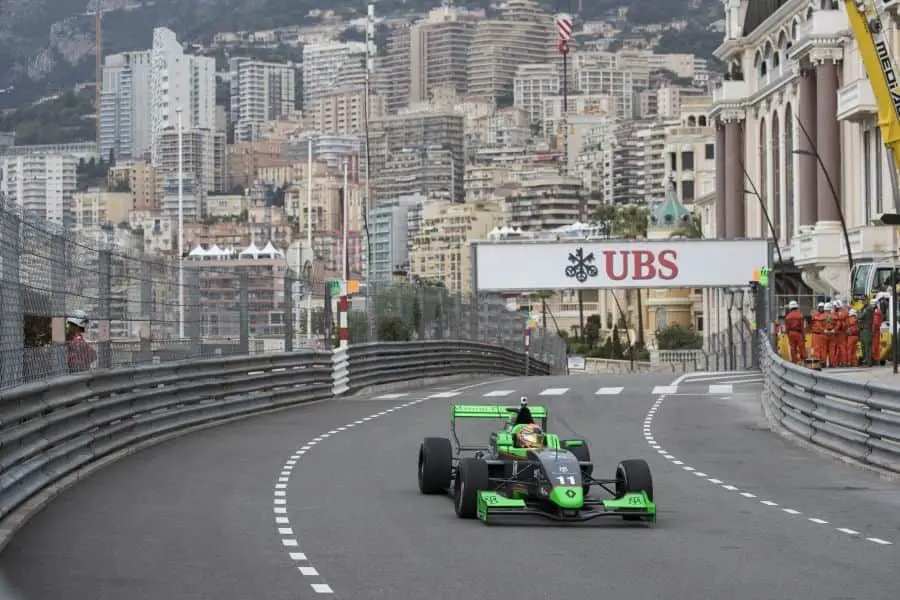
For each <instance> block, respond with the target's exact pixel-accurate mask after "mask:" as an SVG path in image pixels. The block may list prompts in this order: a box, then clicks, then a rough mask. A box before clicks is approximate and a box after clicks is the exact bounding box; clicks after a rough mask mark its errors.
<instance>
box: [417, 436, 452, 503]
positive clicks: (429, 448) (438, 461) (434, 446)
mask: <svg viewBox="0 0 900 600" xmlns="http://www.w3.org/2000/svg"><path fill="white" fill-rule="evenodd" d="M452 469H453V447H452V446H451V445H450V440H448V439H447V438H439V437H427V438H425V440H424V441H423V442H422V445H421V446H419V491H420V492H422V493H423V494H440V493H443V492H446V491H447V490H448V489H450V479H451V475H452Z"/></svg>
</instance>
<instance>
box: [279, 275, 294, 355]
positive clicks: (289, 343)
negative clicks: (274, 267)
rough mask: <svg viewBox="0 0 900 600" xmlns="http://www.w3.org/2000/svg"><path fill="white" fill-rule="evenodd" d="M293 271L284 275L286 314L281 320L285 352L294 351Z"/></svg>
mask: <svg viewBox="0 0 900 600" xmlns="http://www.w3.org/2000/svg"><path fill="white" fill-rule="evenodd" d="M290 274H291V271H286V272H285V274H284V314H283V315H282V316H281V320H282V322H283V323H284V351H285V352H292V351H293V350H294V281H293V279H291V275H290Z"/></svg>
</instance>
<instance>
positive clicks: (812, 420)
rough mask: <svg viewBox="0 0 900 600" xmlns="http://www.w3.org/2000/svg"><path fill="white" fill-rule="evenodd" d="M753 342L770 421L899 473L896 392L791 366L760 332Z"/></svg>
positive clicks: (899, 405) (898, 396) (899, 412)
mask: <svg viewBox="0 0 900 600" xmlns="http://www.w3.org/2000/svg"><path fill="white" fill-rule="evenodd" d="M757 340H758V343H759V345H760V346H761V352H760V354H761V356H762V371H763V375H764V376H765V394H764V402H765V403H766V408H767V411H768V413H769V416H770V418H771V419H772V420H774V421H775V422H777V423H778V424H779V425H780V426H781V427H784V428H785V429H787V430H788V431H790V432H791V433H793V434H794V435H796V436H798V437H800V438H802V439H803V440H805V441H807V442H810V443H812V444H814V445H817V446H820V447H822V448H826V449H828V450H830V451H832V452H835V453H837V454H839V455H842V456H845V457H849V458H852V459H854V460H856V461H859V462H861V463H865V464H869V465H873V466H876V467H880V468H883V469H888V470H890V471H894V472H898V473H900V391H898V390H897V389H896V388H891V387H888V386H885V385H881V384H878V383H874V382H861V381H853V380H849V379H845V378H842V377H841V376H839V375H832V374H829V373H827V372H823V371H814V370H811V369H807V368H805V367H801V366H798V365H795V364H793V363H790V362H787V361H785V360H784V359H782V358H781V357H780V356H779V355H778V354H776V352H775V351H774V349H773V348H772V342H771V340H770V339H769V336H768V335H766V334H765V333H764V332H761V333H760V335H759V336H758V337H757Z"/></svg>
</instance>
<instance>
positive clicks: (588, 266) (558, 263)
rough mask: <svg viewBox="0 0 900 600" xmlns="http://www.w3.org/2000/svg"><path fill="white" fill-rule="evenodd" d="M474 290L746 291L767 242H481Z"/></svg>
mask: <svg viewBox="0 0 900 600" xmlns="http://www.w3.org/2000/svg"><path fill="white" fill-rule="evenodd" d="M472 247H473V249H474V250H473V251H474V253H475V255H474V261H475V265H474V271H475V277H476V280H475V289H477V290H478V291H483V292H500V291H502V292H512V291H529V290H559V289H579V288H581V289H603V288H701V287H744V286H746V285H747V283H748V282H749V281H750V280H751V279H752V278H753V273H754V271H758V270H759V269H761V268H762V267H766V266H769V242H768V240H763V239H759V240H582V241H576V242H573V241H571V240H566V241H560V242H557V241H534V242H519V241H516V242H493V241H492V242H476V243H474V244H473V245H472Z"/></svg>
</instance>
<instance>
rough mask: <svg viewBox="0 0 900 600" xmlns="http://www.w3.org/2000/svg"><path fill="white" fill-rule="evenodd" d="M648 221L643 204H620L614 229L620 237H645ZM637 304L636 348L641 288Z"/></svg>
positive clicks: (641, 332)
mask: <svg viewBox="0 0 900 600" xmlns="http://www.w3.org/2000/svg"><path fill="white" fill-rule="evenodd" d="M649 222H650V210H649V209H647V208H646V207H644V206H635V205H628V206H622V207H620V208H619V210H618V214H617V215H616V230H617V232H618V233H619V234H621V236H622V237H624V238H628V239H642V238H646V237H647V224H648V223H649ZM635 298H636V304H637V341H636V342H635V346H636V348H634V349H633V350H632V352H634V350H637V349H640V348H643V347H644V306H643V301H642V298H641V290H640V289H636V290H635Z"/></svg>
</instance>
